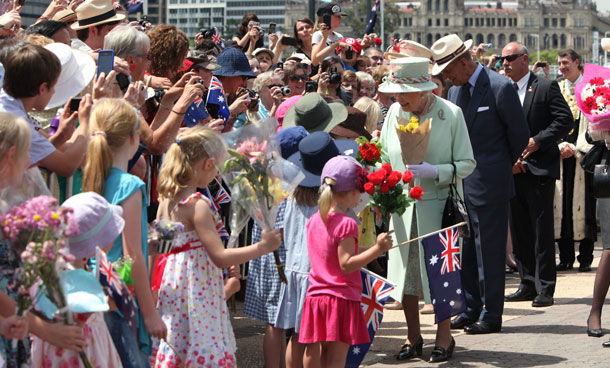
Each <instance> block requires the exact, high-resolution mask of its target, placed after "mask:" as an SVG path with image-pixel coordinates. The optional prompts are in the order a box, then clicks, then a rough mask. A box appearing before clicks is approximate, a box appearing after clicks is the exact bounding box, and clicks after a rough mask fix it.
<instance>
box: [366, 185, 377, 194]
mask: <svg viewBox="0 0 610 368" xmlns="http://www.w3.org/2000/svg"><path fill="white" fill-rule="evenodd" d="M364 191H365V192H367V193H368V194H371V195H372V194H373V193H375V184H373V183H371V182H368V183H365V184H364Z"/></svg>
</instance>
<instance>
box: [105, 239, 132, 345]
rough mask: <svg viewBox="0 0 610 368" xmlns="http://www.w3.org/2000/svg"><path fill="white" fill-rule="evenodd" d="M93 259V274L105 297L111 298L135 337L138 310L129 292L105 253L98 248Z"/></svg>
mask: <svg viewBox="0 0 610 368" xmlns="http://www.w3.org/2000/svg"><path fill="white" fill-rule="evenodd" d="M95 259H96V267H95V273H96V276H97V279H98V280H99V281H100V284H102V288H103V289H104V292H105V293H106V295H108V296H109V297H111V298H112V301H113V302H114V304H116V306H117V308H118V310H119V312H121V314H122V315H123V318H125V321H127V325H128V326H129V328H130V329H131V332H133V334H134V336H136V337H137V336H138V335H137V333H138V332H137V323H136V322H137V318H136V311H137V310H138V307H137V305H136V302H135V300H134V299H133V297H132V295H131V292H129V288H128V287H127V285H126V284H125V282H124V281H123V279H122V278H121V276H120V275H119V273H118V272H117V271H116V270H115V269H114V268H113V267H112V263H110V262H108V258H107V257H106V253H105V252H104V251H103V250H101V249H100V248H99V247H97V248H96V250H95Z"/></svg>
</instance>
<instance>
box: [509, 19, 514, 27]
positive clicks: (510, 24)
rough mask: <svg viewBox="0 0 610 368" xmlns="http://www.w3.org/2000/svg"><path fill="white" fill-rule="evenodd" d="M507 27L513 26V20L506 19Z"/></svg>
mask: <svg viewBox="0 0 610 368" xmlns="http://www.w3.org/2000/svg"><path fill="white" fill-rule="evenodd" d="M508 26H509V27H512V26H513V18H509V19H508Z"/></svg>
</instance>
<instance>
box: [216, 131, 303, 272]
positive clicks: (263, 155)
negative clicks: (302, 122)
mask: <svg viewBox="0 0 610 368" xmlns="http://www.w3.org/2000/svg"><path fill="white" fill-rule="evenodd" d="M276 130H277V120H275V119H267V120H265V121H263V122H262V123H260V124H256V125H255V124H251V125H247V126H245V127H243V128H240V129H238V130H235V131H232V132H229V133H225V134H223V137H224V138H225V141H226V142H227V146H228V147H229V148H228V149H227V151H228V153H229V155H230V158H229V159H228V160H227V161H226V162H225V164H224V180H225V182H227V183H228V185H229V188H231V198H232V202H231V208H232V220H231V238H230V239H229V242H230V243H231V239H236V237H237V236H239V233H240V232H241V230H242V229H243V226H245V224H246V223H247V220H248V218H249V217H251V218H252V219H253V220H254V221H255V222H256V223H257V224H258V225H259V226H260V227H261V228H262V229H264V230H271V229H273V228H274V227H275V220H276V217H277V213H278V209H279V205H280V204H281V203H282V201H284V199H286V198H287V197H288V196H289V195H290V194H291V193H292V192H293V191H294V189H295V188H296V187H297V186H298V185H299V183H300V182H301V181H302V180H303V179H304V178H305V175H304V174H303V173H302V172H301V170H300V169H299V168H298V167H297V166H295V165H293V164H292V163H290V162H289V161H288V160H285V159H283V158H282V156H281V154H280V148H279V143H278V141H277V138H276V137H275V132H276ZM273 254H274V256H275V261H276V265H277V267H278V272H279V273H280V279H281V280H282V281H283V282H286V277H285V276H284V272H283V269H282V264H281V263H280V260H279V255H278V254H277V252H273Z"/></svg>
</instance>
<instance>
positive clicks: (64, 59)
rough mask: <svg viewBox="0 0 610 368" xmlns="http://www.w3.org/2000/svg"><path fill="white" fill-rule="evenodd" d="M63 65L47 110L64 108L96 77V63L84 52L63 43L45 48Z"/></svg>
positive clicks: (52, 44) (56, 43)
mask: <svg viewBox="0 0 610 368" xmlns="http://www.w3.org/2000/svg"><path fill="white" fill-rule="evenodd" d="M45 49H47V50H49V51H51V52H52V53H53V54H55V56H57V58H58V59H59V62H60V63H61V73H60V74H59V78H57V83H55V93H53V96H52V97H51V100H49V103H48V104H47V106H46V107H45V110H48V109H52V108H54V107H57V106H62V105H64V104H65V103H66V102H68V100H69V99H70V98H72V97H74V96H76V95H78V94H79V93H81V91H82V90H83V89H85V87H87V86H88V85H89V82H91V79H93V76H94V75H95V62H94V61H93V59H92V58H91V57H90V56H89V55H87V54H85V53H84V52H81V51H78V50H76V49H73V48H71V47H70V46H68V45H65V44H63V43H58V42H55V43H51V44H48V45H46V46H45Z"/></svg>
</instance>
